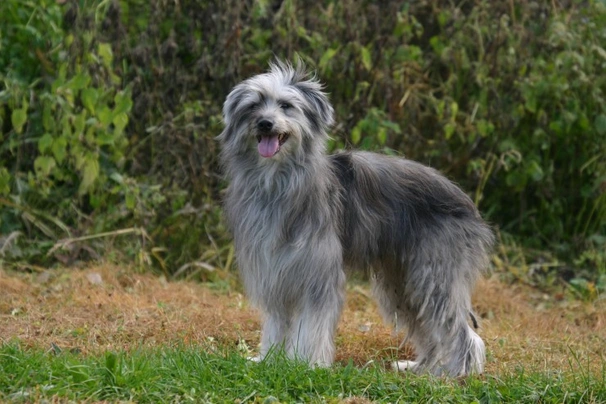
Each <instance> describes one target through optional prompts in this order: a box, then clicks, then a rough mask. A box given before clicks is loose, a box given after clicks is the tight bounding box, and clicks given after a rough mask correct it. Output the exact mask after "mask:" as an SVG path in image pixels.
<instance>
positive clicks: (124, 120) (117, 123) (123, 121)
mask: <svg viewBox="0 0 606 404" xmlns="http://www.w3.org/2000/svg"><path fill="white" fill-rule="evenodd" d="M112 122H113V124H114V135H115V136H120V135H122V132H123V131H124V128H125V127H126V125H127V124H128V115H126V114H125V113H124V112H122V113H120V114H118V115H116V116H114V119H113V121H112Z"/></svg>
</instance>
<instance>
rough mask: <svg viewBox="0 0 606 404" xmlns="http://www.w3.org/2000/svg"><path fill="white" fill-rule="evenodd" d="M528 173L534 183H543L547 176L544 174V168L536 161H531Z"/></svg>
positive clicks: (527, 169)
mask: <svg viewBox="0 0 606 404" xmlns="http://www.w3.org/2000/svg"><path fill="white" fill-rule="evenodd" d="M526 172H527V173H528V175H529V176H530V178H532V179H533V180H534V181H541V180H542V179H543V177H544V176H545V174H544V173H543V168H541V166H540V165H539V163H537V162H536V161H534V160H533V161H531V162H530V164H529V165H528V167H527V168H526Z"/></svg>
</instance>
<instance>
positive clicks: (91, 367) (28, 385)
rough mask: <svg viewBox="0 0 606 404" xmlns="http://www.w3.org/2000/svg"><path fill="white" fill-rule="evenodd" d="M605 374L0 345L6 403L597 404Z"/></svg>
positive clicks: (605, 392)
mask: <svg viewBox="0 0 606 404" xmlns="http://www.w3.org/2000/svg"><path fill="white" fill-rule="evenodd" d="M605 374H606V372H604V371H603V372H602V375H601V377H596V376H590V375H589V374H584V373H583V372H576V373H575V372H568V371H566V370H557V371H556V370H554V371H553V372H550V373H549V374H546V373H528V372H525V371H523V370H518V371H516V372H514V373H512V374H509V375H484V376H481V377H471V378H468V379H465V380H452V379H437V378H433V377H430V376H415V375H411V374H406V375H402V374H396V373H392V372H388V371H385V370H384V369H383V368H382V367H381V366H369V367H366V368H359V367H355V366H353V365H347V366H339V365H337V366H334V367H333V368H331V369H311V368H309V367H308V366H306V365H305V364H303V363H297V362H292V361H286V360H283V359H281V358H276V359H275V360H272V361H266V362H263V363H253V362H250V361H247V360H246V359H245V358H244V357H243V356H242V355H241V354H239V353H237V352H236V351H235V350H224V351H223V352H215V353H209V352H207V351H205V350H203V349H202V348H196V347H171V348H161V349H150V348H141V349H138V350H134V351H131V352H119V353H114V352H106V353H101V354H90V355H81V354H74V353H69V352H65V351H63V352H59V353H57V352H54V351H52V350H51V351H43V350H39V349H23V348H22V347H20V346H19V345H18V344H16V343H12V344H5V345H3V346H1V347H0V399H1V400H2V401H14V402H38V401H43V400H44V399H49V398H52V399H61V400H62V399H65V400H76V401H81V400H86V401H95V400H107V401H124V400H128V401H136V402H230V403H234V402H262V403H266V402H267V403H270V402H277V401H280V402H294V401H297V402H338V401H339V400H340V399H346V398H348V397H352V396H356V397H364V398H367V399H369V400H371V401H378V402H421V403H425V402H438V403H462V402H466V403H469V402H477V403H500V402H526V403H561V402H566V403H580V402H583V403H599V402H606V380H605V379H606V377H605Z"/></svg>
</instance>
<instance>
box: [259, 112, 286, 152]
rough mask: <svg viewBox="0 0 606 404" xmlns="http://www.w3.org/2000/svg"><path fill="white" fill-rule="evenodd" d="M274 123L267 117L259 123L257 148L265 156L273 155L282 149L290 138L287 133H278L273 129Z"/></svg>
mask: <svg viewBox="0 0 606 404" xmlns="http://www.w3.org/2000/svg"><path fill="white" fill-rule="evenodd" d="M273 129H274V123H273V122H272V121H270V120H267V119H262V120H261V121H259V122H258V123H257V131H258V133H259V134H258V135H257V141H258V142H259V144H258V145H257V149H258V150H259V154H260V155H261V156H263V157H266V158H269V157H273V156H275V155H276V153H278V152H279V151H280V147H281V146H282V145H283V144H284V142H286V140H287V139H288V134H286V133H276V132H274V131H273Z"/></svg>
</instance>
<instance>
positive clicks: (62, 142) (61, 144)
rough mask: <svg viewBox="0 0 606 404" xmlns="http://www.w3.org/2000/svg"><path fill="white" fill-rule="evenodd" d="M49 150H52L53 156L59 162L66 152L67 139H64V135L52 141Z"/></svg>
mask: <svg viewBox="0 0 606 404" xmlns="http://www.w3.org/2000/svg"><path fill="white" fill-rule="evenodd" d="M51 151H52V152H53V156H55V160H57V163H59V164H61V163H62V162H63V160H64V159H65V154H66V153H67V139H65V136H59V137H58V138H56V139H55V140H54V141H53V145H52V146H51Z"/></svg>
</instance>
